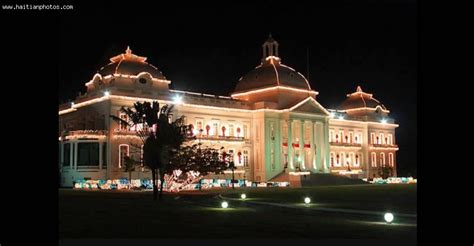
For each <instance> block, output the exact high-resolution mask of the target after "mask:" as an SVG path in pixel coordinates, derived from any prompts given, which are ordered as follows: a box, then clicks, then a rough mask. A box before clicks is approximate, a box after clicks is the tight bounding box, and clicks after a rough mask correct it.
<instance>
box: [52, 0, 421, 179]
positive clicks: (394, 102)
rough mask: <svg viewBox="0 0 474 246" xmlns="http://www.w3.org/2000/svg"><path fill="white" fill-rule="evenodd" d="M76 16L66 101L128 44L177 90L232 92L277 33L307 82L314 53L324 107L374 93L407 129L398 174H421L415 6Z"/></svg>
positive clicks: (211, 6) (65, 65)
mask: <svg viewBox="0 0 474 246" xmlns="http://www.w3.org/2000/svg"><path fill="white" fill-rule="evenodd" d="M199 2H201V1H199ZM112 3H113V4H112ZM75 9H76V10H75V11H73V12H71V13H67V14H65V15H62V16H61V17H60V18H59V22H60V23H59V37H58V38H59V44H60V46H59V51H58V55H59V61H60V62H59V72H60V74H59V81H60V84H59V98H58V100H59V102H64V101H67V100H68V99H73V98H74V97H75V96H77V93H78V92H82V93H84V92H85V86H84V83H86V82H88V81H89V80H90V79H91V78H92V76H93V75H94V74H95V72H96V71H97V70H98V69H100V68H101V67H102V66H104V65H106V64H107V63H109V58H110V57H112V56H114V55H117V54H120V53H123V52H124V51H125V49H126V47H127V45H130V48H131V49H132V51H133V53H134V54H137V55H140V56H145V57H148V60H147V61H148V62H150V63H151V64H153V65H155V66H156V67H158V69H160V70H161V71H162V72H163V74H164V75H165V76H166V78H167V79H169V80H171V82H172V84H171V88H172V89H178V90H188V91H196V92H205V93H211V94H219V95H229V94H230V93H231V92H232V91H233V89H234V87H235V85H236V82H237V81H238V79H239V78H240V77H241V76H242V75H244V74H245V73H247V72H248V71H250V70H251V69H253V68H254V67H255V66H257V65H258V64H259V63H260V59H261V56H262V51H261V45H262V43H263V42H264V41H265V40H266V38H267V37H268V34H269V33H270V32H271V33H272V36H273V38H274V39H276V40H277V41H278V42H279V44H280V48H279V53H280V57H281V58H282V63H283V64H285V65H288V66H290V67H293V68H294V69H296V70H297V71H299V72H301V73H302V74H304V75H305V76H306V75H307V50H308V48H309V74H310V76H309V82H310V84H311V88H312V89H314V90H316V91H318V92H319V95H318V96H317V100H318V101H319V102H320V103H321V104H322V105H323V106H325V107H327V108H335V107H337V106H338V105H339V104H340V103H341V102H342V101H343V100H344V99H345V98H346V94H348V93H351V92H354V91H355V89H356V87H357V85H360V86H361V87H362V89H363V90H364V91H366V92H369V93H373V94H374V97H375V98H376V99H378V100H380V101H381V102H382V103H383V104H384V105H385V106H386V107H387V108H388V109H389V110H390V117H392V118H394V119H395V120H396V122H397V123H398V124H399V125H400V127H399V128H397V130H396V138H397V143H398V145H399V147H400V150H399V151H398V157H397V161H398V171H399V175H402V176H404V175H407V174H408V173H411V174H412V175H415V174H416V165H417V163H416V160H417V111H416V110H417V109H416V108H417V63H418V61H417V59H418V57H417V53H418V50H417V43H418V41H417V4H416V2H415V1H408V0H407V1H394V0H392V1H328V3H316V2H313V1H307V2H306V1H299V2H295V1H286V2H285V1H258V2H257V1H254V2H249V1H238V2H237V1H219V2H215V3H211V2H210V3H206V4H203V3H199V4H197V3H194V4H191V3H186V2H180V1H174V4H173V5H170V4H165V5H163V4H155V5H147V2H141V4H138V3H137V4H135V5H132V6H131V5H130V2H129V3H128V4H127V5H125V4H124V5H119V4H117V3H114V2H109V3H97V4H94V5H90V6H88V5H79V6H78V5H75Z"/></svg>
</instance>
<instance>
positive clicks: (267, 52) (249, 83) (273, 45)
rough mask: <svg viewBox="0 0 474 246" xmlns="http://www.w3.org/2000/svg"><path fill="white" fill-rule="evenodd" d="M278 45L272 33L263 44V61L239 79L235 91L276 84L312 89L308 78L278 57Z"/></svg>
mask: <svg viewBox="0 0 474 246" xmlns="http://www.w3.org/2000/svg"><path fill="white" fill-rule="evenodd" d="M278 46H279V44H278V42H277V41H275V40H274V39H273V38H272V36H271V34H270V36H269V37H268V39H267V40H266V41H265V43H263V45H262V49H263V57H262V63H261V64H260V65H259V66H257V67H256V68H255V69H253V70H252V71H250V72H248V73H247V74H246V75H244V76H243V77H242V78H240V79H239V82H237V85H236V87H235V91H234V93H236V92H246V91H252V90H256V89H263V88H269V87H274V86H285V87H291V88H295V89H303V90H311V87H310V86H309V83H308V80H306V78H305V77H304V76H303V75H302V74H301V73H298V72H296V71H295V70H294V69H293V68H291V67H288V66H285V65H283V64H282V63H281V59H280V58H279V57H278Z"/></svg>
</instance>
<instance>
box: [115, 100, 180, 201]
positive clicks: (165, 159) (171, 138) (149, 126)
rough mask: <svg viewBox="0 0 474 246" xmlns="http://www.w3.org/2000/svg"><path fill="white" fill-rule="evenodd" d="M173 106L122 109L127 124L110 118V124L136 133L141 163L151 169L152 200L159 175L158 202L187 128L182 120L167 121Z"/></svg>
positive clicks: (135, 106)
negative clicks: (168, 167) (118, 125)
mask: <svg viewBox="0 0 474 246" xmlns="http://www.w3.org/2000/svg"><path fill="white" fill-rule="evenodd" d="M172 109H173V106H172V105H171V106H169V105H164V106H163V107H161V109H160V107H159V104H158V102H157V101H154V102H153V103H149V102H143V103H140V102H136V103H134V104H133V107H131V108H127V107H122V108H121V109H120V111H121V112H123V113H124V114H126V115H127V116H128V119H129V121H126V120H123V119H121V118H119V117H117V116H114V115H111V116H110V117H112V119H113V120H115V121H117V122H119V123H122V124H126V125H127V126H128V127H130V128H135V133H136V135H137V136H138V137H140V139H141V141H142V143H143V163H144V165H145V166H147V167H148V168H150V170H151V173H152V183H153V199H154V200H156V199H157V194H158V187H157V182H156V181H157V174H158V172H159V175H160V181H161V185H160V200H161V194H162V192H163V183H164V175H165V173H166V171H167V170H166V168H167V166H168V165H167V164H168V163H169V159H170V156H171V155H172V154H173V152H175V151H176V149H179V147H180V146H181V144H182V143H183V142H184V140H185V139H186V132H187V128H188V126H185V125H184V117H183V116H182V117H180V118H178V119H176V120H175V121H173V122H170V121H169V117H170V115H171V111H172Z"/></svg>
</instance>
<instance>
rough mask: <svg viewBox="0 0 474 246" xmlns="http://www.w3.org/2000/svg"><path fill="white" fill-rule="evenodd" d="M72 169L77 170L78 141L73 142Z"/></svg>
mask: <svg viewBox="0 0 474 246" xmlns="http://www.w3.org/2000/svg"><path fill="white" fill-rule="evenodd" d="M74 146H75V147H74V170H77V146H78V143H77V142H75V143H74Z"/></svg>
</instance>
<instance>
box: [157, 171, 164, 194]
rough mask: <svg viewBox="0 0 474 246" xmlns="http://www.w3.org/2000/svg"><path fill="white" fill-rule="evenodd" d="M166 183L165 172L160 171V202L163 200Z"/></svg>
mask: <svg viewBox="0 0 474 246" xmlns="http://www.w3.org/2000/svg"><path fill="white" fill-rule="evenodd" d="M164 183H165V173H164V171H163V170H160V196H159V197H158V200H159V201H161V200H162V196H163V186H164V185H163V184H164Z"/></svg>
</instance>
